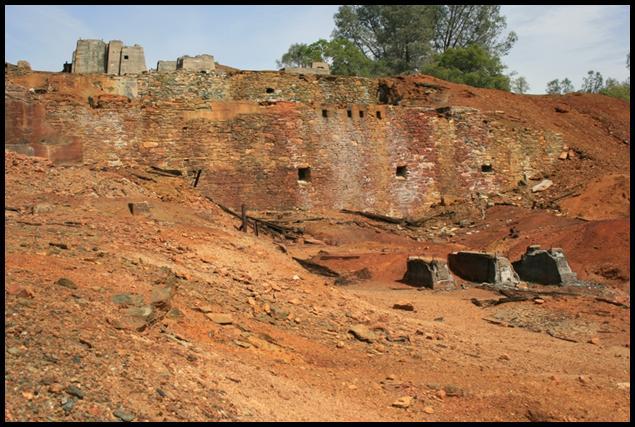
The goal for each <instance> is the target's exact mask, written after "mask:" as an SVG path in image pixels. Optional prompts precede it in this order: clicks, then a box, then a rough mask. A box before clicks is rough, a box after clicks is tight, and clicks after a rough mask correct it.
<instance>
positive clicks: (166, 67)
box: [157, 61, 176, 73]
mask: <svg viewBox="0 0 635 427" xmlns="http://www.w3.org/2000/svg"><path fill="white" fill-rule="evenodd" d="M170 71H176V61H158V62H157V72H159V73H166V72H170Z"/></svg>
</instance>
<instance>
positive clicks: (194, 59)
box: [176, 54, 215, 71]
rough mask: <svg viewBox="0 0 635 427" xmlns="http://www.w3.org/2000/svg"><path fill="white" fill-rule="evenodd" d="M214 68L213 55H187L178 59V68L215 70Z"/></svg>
mask: <svg viewBox="0 0 635 427" xmlns="http://www.w3.org/2000/svg"><path fill="white" fill-rule="evenodd" d="M214 68H215V66H214V57H213V56H212V55H205V54H203V55H196V56H189V55H185V56H181V57H179V58H177V60H176V69H177V70H189V71H214Z"/></svg>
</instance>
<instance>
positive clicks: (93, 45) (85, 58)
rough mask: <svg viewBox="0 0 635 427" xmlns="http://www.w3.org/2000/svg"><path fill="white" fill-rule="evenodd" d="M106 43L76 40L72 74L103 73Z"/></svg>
mask: <svg viewBox="0 0 635 427" xmlns="http://www.w3.org/2000/svg"><path fill="white" fill-rule="evenodd" d="M105 71H106V43H105V42H104V41H103V40H77V48H76V49H75V51H74V52H73V67H72V72H73V73H104V72H105Z"/></svg>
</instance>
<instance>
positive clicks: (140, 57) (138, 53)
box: [119, 45, 147, 76]
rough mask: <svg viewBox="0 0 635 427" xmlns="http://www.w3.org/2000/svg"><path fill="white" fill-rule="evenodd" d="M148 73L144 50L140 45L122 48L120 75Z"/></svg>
mask: <svg viewBox="0 0 635 427" xmlns="http://www.w3.org/2000/svg"><path fill="white" fill-rule="evenodd" d="M144 71H147V68H146V59H145V55H144V53H143V48H142V47H141V46H139V45H134V46H124V47H122V48H121V65H120V67H119V75H121V76H124V75H126V74H138V73H142V72H144Z"/></svg>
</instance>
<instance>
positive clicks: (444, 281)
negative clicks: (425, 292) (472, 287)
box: [401, 256, 454, 289]
mask: <svg viewBox="0 0 635 427" xmlns="http://www.w3.org/2000/svg"><path fill="white" fill-rule="evenodd" d="M401 281H402V282H404V283H407V284H409V285H414V286H419V287H424V288H430V289H452V288H453V287H454V280H453V279H452V275H451V274H450V270H448V265H447V263H445V262H444V261H441V260H438V259H433V258H425V257H420V256H409V257H408V269H407V270H406V274H404V276H403V279H401Z"/></svg>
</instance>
